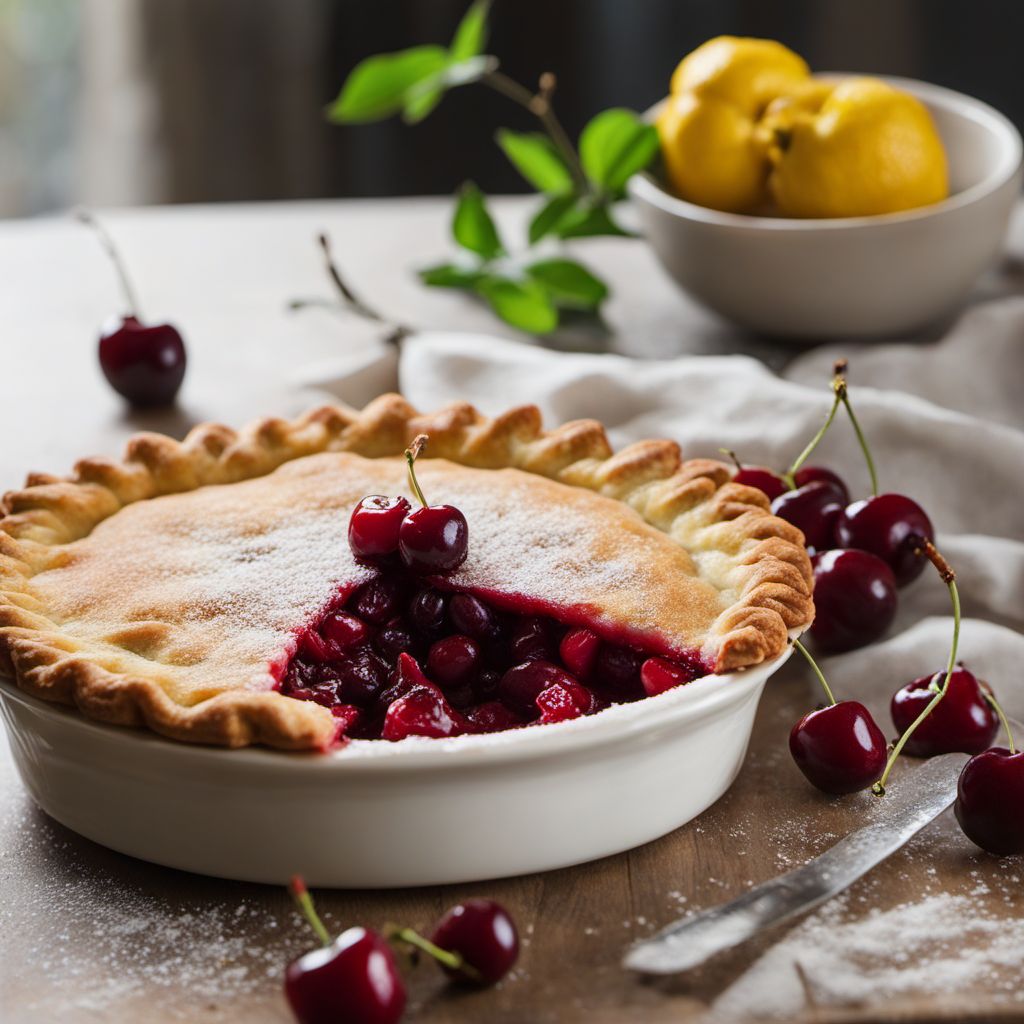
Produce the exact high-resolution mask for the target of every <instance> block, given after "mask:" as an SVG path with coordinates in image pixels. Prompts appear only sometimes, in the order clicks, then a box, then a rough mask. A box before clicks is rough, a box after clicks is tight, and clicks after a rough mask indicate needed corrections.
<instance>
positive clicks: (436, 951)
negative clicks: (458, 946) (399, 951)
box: [384, 925, 480, 981]
mask: <svg viewBox="0 0 1024 1024" xmlns="http://www.w3.org/2000/svg"><path fill="white" fill-rule="evenodd" d="M384 933H385V935H387V937H388V938H389V939H391V940H392V941H394V940H396V939H397V940H398V941H399V942H405V943H408V944H409V945H410V946H412V947H413V948H414V949H419V950H422V951H423V952H424V953H426V954H427V956H430V957H433V958H434V959H435V960H436V961H437V962H438V963H439V964H441V965H442V966H444V967H447V968H448V969H449V970H452V971H458V972H459V973H460V974H464V975H466V976H467V977H468V978H472V979H473V980H474V981H479V980H480V972H479V971H478V970H477V969H476V968H475V967H474V966H473V965H472V964H471V963H469V962H467V960H466V958H465V957H464V956H462V954H460V953H454V952H452V950H450V949H442V948H441V947H440V946H438V945H436V944H435V943H433V942H431V941H430V939H428V938H425V937H424V936H422V935H420V933H419V932H418V931H416V930H415V929H414V928H401V927H399V926H398V925H388V926H387V927H386V928H385V929H384Z"/></svg>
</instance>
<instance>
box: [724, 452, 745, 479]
mask: <svg viewBox="0 0 1024 1024" xmlns="http://www.w3.org/2000/svg"><path fill="white" fill-rule="evenodd" d="M718 450H719V451H720V452H721V453H722V454H723V455H728V456H729V458H730V459H732V463H733V465H734V466H735V467H736V472H737V473H742V472H743V463H742V462H740V460H739V458H738V457H737V455H736V453H735V452H734V451H733V450H732V449H731V448H719V449H718Z"/></svg>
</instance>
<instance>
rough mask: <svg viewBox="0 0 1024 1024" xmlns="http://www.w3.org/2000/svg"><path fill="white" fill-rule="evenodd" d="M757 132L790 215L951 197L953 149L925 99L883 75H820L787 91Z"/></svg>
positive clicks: (863, 212)
mask: <svg viewBox="0 0 1024 1024" xmlns="http://www.w3.org/2000/svg"><path fill="white" fill-rule="evenodd" d="M756 135H757V137H758V140H759V141H760V142H761V143H762V144H763V145H765V146H766V147H767V151H768V156H769V159H770V161H771V164H772V170H771V173H770V174H769V176H768V188H769V190H770V192H771V196H772V198H773V199H774V201H775V204H776V206H777V207H778V211H779V213H781V214H782V215H783V216H787V217H862V216H870V215H872V214H880V213H893V212H895V211H897V210H909V209H912V208H913V207H916V206H926V205H928V204H929V203H935V202H938V201H939V200H940V199H945V198H946V196H947V195H948V194H949V183H948V173H947V169H946V154H945V150H944V149H943V148H942V141H941V139H940V138H939V134H938V132H937V131H936V129H935V125H934V123H933V122H932V119H931V115H930V114H929V113H928V111H927V109H926V108H925V106H924V105H923V104H922V103H921V102H920V101H919V100H918V99H917V98H916V97H914V96H911V95H910V94H909V93H906V92H903V91H902V90H901V89H896V88H893V87H892V86H890V85H888V84H886V83H885V82H882V81H879V80H878V79H875V78H848V79H845V80H843V81H840V82H826V81H814V82H811V83H808V84H806V85H804V86H803V87H802V88H800V89H796V90H794V91H793V92H791V93H790V94H789V95H787V96H784V97H779V98H778V99H776V100H775V101H774V102H772V103H771V104H769V106H768V108H767V109H766V110H765V112H764V116H763V118H762V120H761V123H760V124H759V126H758V129H757V132H756Z"/></svg>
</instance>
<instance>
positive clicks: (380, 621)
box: [349, 576, 401, 626]
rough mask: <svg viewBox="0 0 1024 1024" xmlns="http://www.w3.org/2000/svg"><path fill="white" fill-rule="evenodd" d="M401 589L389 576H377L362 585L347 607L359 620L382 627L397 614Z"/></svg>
mask: <svg viewBox="0 0 1024 1024" xmlns="http://www.w3.org/2000/svg"><path fill="white" fill-rule="evenodd" d="M400 590H401V588H400V587H399V584H398V581H397V580H396V579H394V578H392V577H390V576H378V577H377V578H376V579H372V580H370V582H369V583H364V584H363V585H362V586H361V587H360V588H359V589H358V590H357V591H356V592H355V594H354V595H353V596H352V598H351V600H350V601H349V607H350V608H351V609H352V611H353V612H355V614H356V615H358V616H359V618H361V619H365V620H366V621H367V622H372V623H373V624H374V625H375V626H382V625H384V623H385V622H387V621H389V620H390V619H393V618H394V617H395V616H396V615H397V614H398V612H399V601H400V598H401V593H400Z"/></svg>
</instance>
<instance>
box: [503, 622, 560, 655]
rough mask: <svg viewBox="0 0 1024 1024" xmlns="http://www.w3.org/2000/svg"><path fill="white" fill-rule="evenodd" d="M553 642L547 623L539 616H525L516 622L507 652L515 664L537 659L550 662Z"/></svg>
mask: <svg viewBox="0 0 1024 1024" xmlns="http://www.w3.org/2000/svg"><path fill="white" fill-rule="evenodd" d="M554 646H555V645H554V642H553V641H552V638H551V630H550V629H549V627H548V624H547V622H545V621H544V619H542V618H541V617H540V616H539V615H527V616H526V617H525V618H522V619H520V620H519V621H518V622H516V624H515V626H513V628H512V634H511V636H510V637H509V652H510V653H511V655H512V660H513V661H515V662H522V661H533V660H536V659H538V658H540V659H543V660H545V661H550V660H551V658H552V656H553V654H554Z"/></svg>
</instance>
